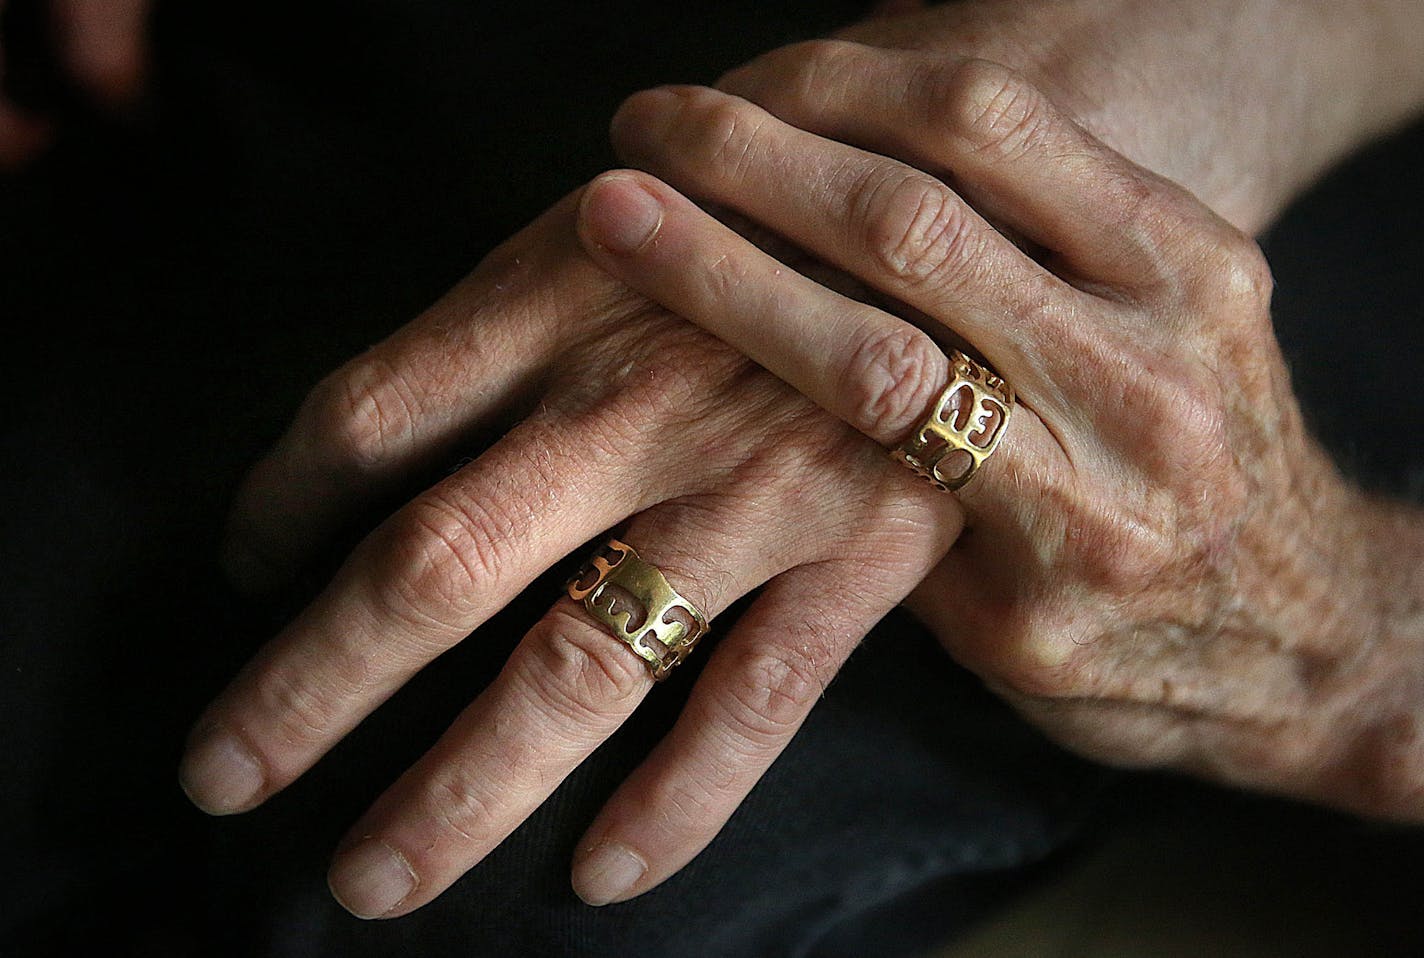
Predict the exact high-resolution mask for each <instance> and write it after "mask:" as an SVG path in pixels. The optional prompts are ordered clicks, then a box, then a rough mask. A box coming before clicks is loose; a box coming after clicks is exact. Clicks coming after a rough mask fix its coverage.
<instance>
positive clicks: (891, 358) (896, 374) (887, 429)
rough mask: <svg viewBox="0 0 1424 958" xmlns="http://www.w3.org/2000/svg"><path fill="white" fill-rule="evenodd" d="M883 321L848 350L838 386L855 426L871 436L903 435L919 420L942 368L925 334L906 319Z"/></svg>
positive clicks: (941, 377) (934, 391) (939, 381)
mask: <svg viewBox="0 0 1424 958" xmlns="http://www.w3.org/2000/svg"><path fill="white" fill-rule="evenodd" d="M885 325H887V326H888V328H883V329H879V330H876V331H875V332H874V333H872V334H871V335H870V336H868V337H866V338H864V339H863V340H862V341H861V343H860V345H858V346H857V347H856V349H855V351H854V352H852V353H851V354H850V357H849V359H848V360H847V364H846V367H845V373H844V376H845V379H844V382H843V384H842V392H843V395H845V396H847V397H849V398H850V401H851V409H852V410H854V415H855V417H856V418H855V423H856V425H858V426H859V427H860V428H862V429H864V430H865V431H866V432H868V433H870V434H871V435H873V436H876V437H877V438H885V437H891V436H900V435H903V434H904V433H906V432H908V431H909V430H910V429H911V428H912V427H914V426H915V425H916V424H917V423H919V421H920V420H921V419H923V418H924V416H925V413H926V411H927V410H928V409H929V408H930V406H931V404H932V403H933V402H934V400H935V398H936V397H937V395H938V393H939V391H940V389H941V388H943V385H944V382H945V371H946V367H947V361H946V359H945V356H944V353H943V352H942V351H941V350H940V348H939V346H937V345H936V344H935V342H934V341H933V340H932V339H930V338H929V336H927V335H925V334H924V333H923V332H921V331H920V330H918V329H916V328H915V327H913V326H911V325H909V324H908V323H900V322H892V323H889V324H885Z"/></svg>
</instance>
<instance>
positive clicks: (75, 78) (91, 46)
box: [0, 0, 152, 170]
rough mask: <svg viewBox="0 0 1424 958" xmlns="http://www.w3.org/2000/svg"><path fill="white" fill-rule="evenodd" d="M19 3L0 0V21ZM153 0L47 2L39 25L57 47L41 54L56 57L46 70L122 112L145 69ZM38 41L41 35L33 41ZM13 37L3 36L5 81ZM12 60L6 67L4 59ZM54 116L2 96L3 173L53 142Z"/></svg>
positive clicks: (11, 67)
mask: <svg viewBox="0 0 1424 958" xmlns="http://www.w3.org/2000/svg"><path fill="white" fill-rule="evenodd" d="M15 2H16V0H0V22H13V21H12V20H10V21H5V19H4V18H5V15H6V12H7V11H6V9H5V8H6V5H7V3H9V4H13V3H15ZM151 6H152V0H43V2H42V3H41V4H40V9H38V10H37V11H36V13H37V14H38V16H40V17H41V18H43V19H44V20H45V22H44V23H41V24H39V25H38V27H39V32H40V33H41V34H47V35H48V37H49V39H50V40H51V41H52V43H53V45H54V49H53V50H50V51H43V53H45V54H51V55H53V56H55V57H57V58H58V60H59V62H58V63H56V64H54V65H52V66H51V67H48V69H52V70H54V71H56V72H57V73H58V74H59V75H60V76H61V77H62V78H64V80H67V81H68V82H71V83H73V84H74V86H75V87H76V88H77V90H78V91H79V92H80V94H81V95H83V96H86V97H88V98H89V99H91V100H93V101H94V103H95V104H96V105H98V106H101V107H104V108H107V109H118V108H122V107H124V106H127V105H129V104H131V103H133V101H134V100H135V99H136V98H137V97H138V95H139V91H140V89H141V87H142V85H143V80H144V74H145V71H146V67H147V57H148V52H147V46H148V37H147V25H148V15H149V10H150V7H151ZM29 39H30V40H32V41H34V40H39V39H40V37H38V36H37V37H30V38H29ZM12 41H13V37H10V36H7V35H4V34H0V76H3V77H6V78H7V80H9V79H12V78H13V73H14V72H15V64H14V58H15V57H16V55H17V54H20V53H23V52H26V51H17V50H16V49H15V48H14V46H13V43H12ZM7 56H8V57H9V58H10V60H11V62H10V63H9V64H8V65H7V63H6V58H7ZM53 133H54V118H53V117H50V116H46V115H44V114H43V113H41V112H36V110H35V109H34V108H33V106H32V105H26V104H20V103H16V102H14V100H13V99H12V98H10V97H7V96H6V95H5V93H4V92H0V170H4V169H12V168H15V167H18V166H21V165H23V164H24V163H25V162H27V161H29V160H31V159H33V158H34V157H35V156H36V155H37V154H38V153H40V152H41V151H42V150H44V148H45V147H46V146H47V145H48V144H49V142H50V139H51V138H52V136H53Z"/></svg>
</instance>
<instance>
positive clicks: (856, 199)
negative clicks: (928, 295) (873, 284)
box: [852, 167, 981, 286]
mask: <svg viewBox="0 0 1424 958" xmlns="http://www.w3.org/2000/svg"><path fill="white" fill-rule="evenodd" d="M852 203H853V209H854V210H855V213H854V216H855V217H856V218H857V219H859V220H860V221H861V222H862V223H863V224H864V227H863V229H864V234H865V237H866V244H867V246H868V247H869V249H870V250H871V252H872V254H873V255H874V256H875V257H876V258H877V260H878V261H879V262H880V264H881V266H882V267H883V268H884V269H885V270H887V271H888V272H889V274H890V275H891V276H892V277H894V278H895V279H897V280H899V281H901V282H903V283H906V284H910V285H920V284H924V283H926V282H928V281H930V280H934V281H935V282H937V283H940V284H943V285H946V286H954V285H957V284H959V283H962V282H963V281H964V279H965V278H966V276H965V274H966V273H967V272H968V271H969V270H970V269H972V267H973V264H974V263H975V262H976V260H977V259H978V254H979V252H980V248H979V247H980V245H981V243H980V239H979V237H978V236H977V234H976V232H975V231H974V229H973V225H972V220H971V218H970V216H969V215H968V211H967V210H966V208H965V207H964V205H963V204H962V203H961V202H960V201H959V199H958V197H956V196H955V195H954V194H953V193H951V192H950V191H949V188H948V187H946V186H945V185H944V184H943V183H940V182H939V181H938V180H935V179H933V178H932V177H929V176H926V175H924V174H923V173H917V172H913V171H908V170H905V169H903V168H900V167H892V168H891V169H890V171H888V172H884V171H882V172H878V173H876V174H873V175H872V176H870V177H868V178H867V180H866V181H865V182H864V183H862V184H861V185H860V186H859V187H857V188H856V190H855V191H854V193H853V195H852Z"/></svg>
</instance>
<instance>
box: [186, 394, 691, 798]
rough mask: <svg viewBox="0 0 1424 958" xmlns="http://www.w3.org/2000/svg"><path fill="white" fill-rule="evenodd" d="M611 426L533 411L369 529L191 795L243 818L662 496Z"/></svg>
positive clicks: (239, 713)
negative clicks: (536, 582) (491, 620)
mask: <svg viewBox="0 0 1424 958" xmlns="http://www.w3.org/2000/svg"><path fill="white" fill-rule="evenodd" d="M611 421H612V417H610V416H607V415H595V414H593V413H589V414H586V415H584V416H582V417H578V416H570V417H562V418H561V417H556V416H553V415H550V416H548V417H546V418H544V419H539V418H531V419H529V420H526V421H525V422H523V423H521V424H520V426H518V427H517V428H516V429H515V430H513V431H512V432H511V433H510V434H509V435H508V436H507V437H505V438H504V439H503V440H501V441H500V442H499V443H497V444H496V445H495V446H494V447H492V448H491V449H490V450H489V451H488V452H486V453H485V454H484V455H483V456H481V457H480V458H479V459H478V460H476V461H475V462H474V463H472V464H471V465H469V466H467V467H466V468H464V469H463V470H461V471H460V472H458V473H456V474H455V475H453V476H450V477H449V478H447V479H445V480H444V481H443V482H441V483H439V484H438V485H436V486H435V487H433V488H432V489H430V490H429V491H427V492H426V493H424V494H423V495H421V496H420V497H418V498H417V499H416V500H414V501H413V502H411V503H410V504H409V505H407V506H406V507H405V508H404V509H402V510H400V511H399V512H398V513H396V514H395V515H394V516H393V517H392V518H391V519H390V520H389V521H388V522H386V523H385V524H384V525H382V527H381V528H379V529H377V530H376V532H374V533H373V534H372V535H371V536H369V537H367V539H366V540H365V541H364V542H363V543H362V544H361V546H360V547H359V548H358V549H357V550H356V551H355V552H354V553H353V554H352V556H351V558H350V559H349V560H348V561H347V563H346V564H345V565H344V566H343V567H342V569H341V571H340V572H339V573H338V574H337V576H336V578H335V580H334V581H333V582H332V583H331V585H330V586H329V587H328V588H327V589H326V590H325V591H324V592H323V593H322V594H321V595H320V596H319V597H318V598H317V599H316V601H315V602H314V603H313V604H312V605H311V606H310V607H308V608H307V609H306V610H305V611H304V612H303V613H302V615H301V616H299V617H298V618H297V619H296V620H295V621H294V622H293V623H292V624H291V625H290V626H288V627H287V628H286V629H285V630H284V631H283V632H282V634H281V635H279V636H278V637H277V638H276V639H274V640H273V641H272V642H271V643H269V644H268V645H267V646H266V647H264V648H263V649H262V650H261V651H260V652H259V654H258V655H257V656H256V657H255V658H254V659H253V660H252V661H251V662H250V663H249V664H248V665H247V667H245V668H244V669H243V671H242V672H241V673H240V674H239V675H238V676H237V677H236V678H235V679H234V680H233V682H232V683H231V684H230V685H229V686H228V687H227V688H226V689H225V690H224V691H223V692H222V693H221V694H220V695H219V696H218V697H217V699H216V700H215V701H214V702H213V703H212V704H211V705H210V706H209V707H208V709H207V710H206V712H205V713H204V715H203V717H202V718H201V719H200V720H199V722H198V723H197V725H196V726H195V728H194V732H193V733H192V735H191V736H190V740H189V745H188V750H187V753H186V754H185V756H184V759H183V764H182V768H181V771H180V780H181V782H182V784H183V786H184V789H185V790H186V791H187V793H188V795H189V796H190V797H191V798H192V800H193V801H194V802H195V803H196V804H197V805H198V806H199V807H201V808H203V809H204V810H205V811H208V812H210V813H213V814H228V813H232V812H240V811H245V810H247V809H250V808H253V807H255V806H256V805H258V804H260V803H261V802H262V801H264V800H266V798H268V797H269V796H270V795H272V794H274V793H275V792H277V791H279V790H281V789H282V788H285V787H286V786H287V785H288V784H289V783H291V782H292V781H293V780H294V779H295V778H296V777H297V776H299V775H300V774H301V773H302V772H304V771H305V770H306V769H307V768H309V767H310V766H311V765H312V764H313V763H314V762H315V761H316V760H317V758H319V757H320V756H321V755H322V754H323V753H325V752H326V751H327V749H329V748H330V747H331V746H332V745H333V744H335V742H336V741H338V740H339V739H340V738H341V737H342V736H343V735H345V734H346V733H347V732H348V731H349V730H350V729H351V728H353V727H354V726H355V725H356V723H357V722H359V721H360V720H361V719H362V718H363V717H365V716H366V715H367V714H368V713H369V712H370V711H371V710H372V709H374V708H375V707H376V706H377V705H379V704H380V703H381V702H382V701H384V700H385V699H386V698H387V697H388V696H389V695H390V694H391V693H392V692H393V691H394V690H395V689H397V688H399V687H400V686H401V685H402V684H404V683H405V681H406V680H407V679H409V677H410V676H411V675H413V674H414V673H415V672H416V671H417V670H418V669H420V668H421V667H423V666H424V665H425V664H427V663H428V662H429V661H430V660H432V659H433V658H435V657H436V656H437V655H439V654H440V653H441V652H443V651H445V650H446V649H448V648H449V647H450V646H452V645H454V644H455V643H456V642H458V641H460V640H461V639H462V638H464V637H465V636H466V635H467V634H469V633H470V632H471V631H472V630H473V629H475V628H476V627H478V626H479V625H480V624H481V623H483V622H484V621H485V620H486V619H487V618H488V617H489V616H490V615H492V614H493V613H494V612H496V611H498V610H499V609H500V608H502V607H503V606H504V605H505V604H506V603H507V602H508V601H509V600H510V599H512V598H513V597H514V596H515V595H516V594H518V592H519V591H520V590H521V589H523V588H524V587H525V586H526V585H528V584H529V582H531V581H532V580H533V579H534V578H535V577H536V576H538V575H539V574H540V573H542V572H543V571H544V570H546V569H547V568H548V567H549V566H550V565H552V564H553V563H554V562H555V561H557V560H559V559H561V558H562V557H563V556H565V555H567V554H568V553H569V552H570V551H571V550H573V549H575V548H577V547H578V546H579V545H580V544H581V543H583V542H585V541H586V540H588V539H589V538H591V537H592V536H594V535H596V534H598V533H599V532H600V531H602V530H604V529H607V528H609V527H611V526H612V525H614V524H615V523H617V522H619V521H621V520H622V519H624V518H625V517H626V516H627V515H628V514H629V512H631V511H636V510H637V509H641V508H644V507H645V506H647V505H651V504H652V503H653V502H655V501H657V499H658V497H659V492H660V491H662V490H664V489H666V488H668V487H669V485H670V481H669V478H668V475H667V471H666V470H664V469H661V468H659V467H658V465H657V464H656V463H649V464H644V465H643V467H642V468H639V469H629V468H628V465H629V463H628V460H627V458H626V455H625V452H624V450H623V449H622V448H621V447H620V443H619V440H618V438H617V437H616V436H615V435H613V433H612V430H613V429H615V428H616V427H615V426H612V425H610V422H611ZM669 445H670V447H671V451H670V452H669V457H668V458H669V459H676V458H677V453H678V450H677V448H676V445H675V444H669Z"/></svg>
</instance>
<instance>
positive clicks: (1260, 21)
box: [718, 0, 1424, 233]
mask: <svg viewBox="0 0 1424 958" xmlns="http://www.w3.org/2000/svg"><path fill="white" fill-rule="evenodd" d="M837 36H838V37H839V38H840V39H841V40H848V41H855V42H854V43H845V42H835V41H813V42H811V43H802V44H796V45H794V46H790V47H786V48H783V49H781V50H777V51H774V52H772V53H770V54H768V55H766V56H764V57H761V58H759V59H757V60H755V61H753V62H752V63H750V64H748V65H747V66H745V67H742V68H740V69H738V70H734V71H733V72H731V73H730V74H728V75H727V76H726V77H724V78H723V80H722V81H721V82H720V83H719V84H718V88H719V89H722V90H724V91H726V92H729V93H733V94H735V95H737V96H741V97H744V98H746V99H749V100H751V101H752V102H754V103H757V104H759V105H760V106H762V107H763V108H765V109H767V110H768V111H770V112H771V113H773V114H775V115H776V116H778V117H780V118H781V119H783V120H785V121H786V122H788V123H791V124H792V125H794V126H799V127H801V128H802V129H805V130H809V131H811V132H814V133H820V134H822V135H824V136H828V137H830V138H832V139H837V140H842V141H845V142H850V143H854V144H855V145H857V146H861V147H864V148H866V149H869V150H873V151H875V152H883V153H887V154H889V155H895V156H900V157H902V158H905V159H909V160H911V161H912V162H916V163H917V164H918V165H921V166H923V167H924V168H926V169H929V168H930V167H928V166H927V165H926V164H928V163H931V162H933V161H934V160H935V159H936V158H935V157H934V156H932V155H930V154H927V153H918V154H912V153H910V152H907V151H908V150H909V149H910V148H912V147H916V146H919V145H922V143H921V142H919V141H917V140H916V136H915V134H916V131H918V130H921V129H923V128H924V125H925V124H924V120H925V117H923V116H920V115H915V116H913V117H903V115H902V116H901V120H900V122H897V123H886V122H882V123H879V124H876V122H875V121H876V120H877V117H876V115H875V111H876V110H877V109H879V108H880V107H882V106H893V102H890V101H894V100H896V99H898V98H899V97H901V96H902V95H903V94H905V93H906V91H909V93H910V97H911V99H912V100H913V101H914V102H924V101H925V93H926V92H928V91H925V90H924V89H923V88H924V87H926V86H933V84H935V83H936V82H937V81H938V80H939V79H940V78H942V76H943V75H944V71H943V70H941V69H939V68H940V66H941V65H942V64H944V63H945V62H946V61H953V60H957V59H959V58H962V57H965V56H969V57H979V58H983V59H987V60H992V61H995V62H999V63H1004V64H1006V65H1008V66H1011V67H1014V68H1016V69H1018V70H1019V71H1020V72H1022V73H1023V74H1025V75H1026V76H1027V77H1028V79H1029V80H1030V82H1032V83H1033V84H1034V85H1035V86H1037V87H1039V88H1040V89H1043V90H1045V91H1046V92H1047V93H1048V94H1049V95H1050V96H1051V97H1052V98H1053V99H1054V101H1055V102H1056V103H1058V104H1060V106H1062V107H1063V108H1064V109H1066V110H1067V111H1068V112H1069V113H1071V114H1072V115H1074V116H1075V117H1076V118H1077V119H1078V120H1079V122H1080V123H1082V124H1083V125H1084V126H1085V127H1087V129H1088V130H1089V132H1091V133H1093V134H1095V135H1096V136H1097V137H1098V138H1100V139H1101V140H1103V141H1104V142H1105V143H1107V144H1108V145H1109V146H1111V147H1113V148H1114V149H1116V150H1117V151H1118V152H1120V153H1122V154H1123V155H1124V156H1126V157H1128V158H1129V159H1131V160H1133V161H1135V162H1137V163H1138V164H1140V165H1142V166H1145V167H1147V168H1148V169H1150V170H1153V171H1155V172H1157V173H1159V174H1162V175H1163V176H1165V177H1167V178H1168V179H1170V180H1174V181H1176V182H1178V183H1181V184H1182V185H1183V186H1185V187H1186V188H1187V189H1188V190H1190V191H1191V192H1193V193H1195V194H1196V195H1197V196H1198V197H1199V198H1200V199H1202V200H1203V201H1204V202H1205V203H1206V204H1207V205H1208V206H1210V207H1211V208H1212V209H1213V210H1215V211H1216V212H1217V213H1219V214H1220V215H1222V216H1223V217H1225V218H1226V219H1227V220H1229V221H1230V222H1232V223H1234V224H1235V225H1236V226H1238V227H1239V228H1241V229H1242V230H1244V231H1246V232H1248V233H1255V232H1258V231H1260V230H1261V229H1263V228H1264V227H1265V226H1266V225H1267V224H1268V223H1269V222H1270V221H1271V220H1272V219H1273V218H1274V216H1275V215H1276V213H1278V212H1279V211H1280V209H1281V208H1282V207H1283V206H1284V205H1285V203H1286V202H1288V201H1289V200H1290V199H1291V198H1292V197H1293V196H1295V195H1296V194H1297V193H1298V192H1299V191H1300V189H1301V188H1303V187H1304V186H1306V185H1307V184H1308V183H1310V182H1311V181H1312V180H1313V179H1314V178H1315V177H1317V176H1318V175H1319V174H1320V173H1321V172H1322V171H1323V170H1324V169H1325V168H1326V167H1327V166H1329V165H1330V164H1331V163H1333V162H1334V161H1336V160H1337V159H1339V158H1340V157H1341V156H1342V155H1343V154H1345V153H1347V152H1349V151H1351V150H1353V149H1354V148H1356V147H1357V146H1358V145H1359V144H1360V143H1361V142H1362V141H1363V140H1365V139H1368V138H1370V137H1373V136H1376V135H1378V134H1379V133H1381V132H1383V131H1385V130H1387V129H1389V128H1390V127H1392V126H1394V125H1396V124H1398V123H1399V122H1401V121H1402V120H1403V119H1405V118H1406V117H1408V116H1409V115H1411V114H1412V113H1413V112H1414V111H1416V110H1417V109H1418V108H1419V106H1420V105H1421V104H1424V57H1421V56H1420V55H1419V51H1420V49H1421V46H1424V5H1420V4H1418V3H1413V2H1409V3H1401V2H1394V0H1391V2H1386V3H1382V4H1376V5H1370V6H1369V7H1365V6H1362V5H1359V4H1341V3H1337V2H1334V0H1246V2H1242V0H1197V2H1193V3H1179V2H1176V0H974V2H961V3H943V4H938V5H936V6H934V7H932V8H929V9H926V10H920V11H918V12H912V13H908V14H905V15H901V16H890V17H879V18H876V19H873V20H868V21H866V22H864V23H859V24H856V25H854V26H851V27H848V28H846V29H845V30H842V31H840V32H839V33H838V34H837ZM872 126H873V128H874V136H873V137H872V136H871V135H870V133H871V128H872ZM966 199H969V200H970V201H971V202H973V203H974V204H975V205H976V207H978V206H981V205H982V201H983V200H985V199H988V198H986V197H980V196H975V195H973V194H972V192H968V191H967V192H966ZM990 212H992V209H990Z"/></svg>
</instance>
